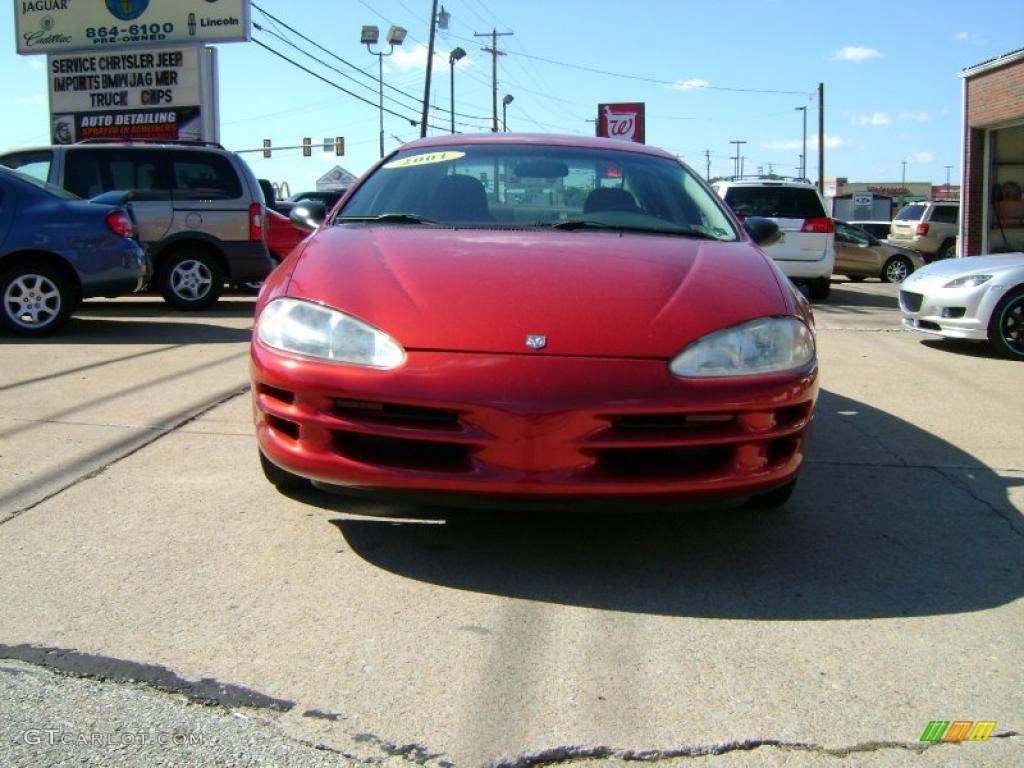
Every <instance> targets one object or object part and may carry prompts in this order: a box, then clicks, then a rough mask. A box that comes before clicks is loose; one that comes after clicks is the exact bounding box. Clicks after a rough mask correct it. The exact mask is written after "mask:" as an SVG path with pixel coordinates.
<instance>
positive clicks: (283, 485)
mask: <svg viewBox="0 0 1024 768" xmlns="http://www.w3.org/2000/svg"><path fill="white" fill-rule="evenodd" d="M259 454H260V469H262V470H263V476H264V477H265V478H267V481H268V482H269V483H270V484H271V485H273V486H274V487H275V488H277V489H278V490H280V491H299V490H302V489H304V488H311V487H312V485H311V484H310V482H309V480H307V479H306V478H304V477H299V476H298V475H293V474H292V473H291V472H288V471H287V470H284V469H281V468H280V467H279V466H277V464H275V463H274V462H272V461H271V460H270V459H268V458H267V457H266V456H264V455H263V451H260V452H259Z"/></svg>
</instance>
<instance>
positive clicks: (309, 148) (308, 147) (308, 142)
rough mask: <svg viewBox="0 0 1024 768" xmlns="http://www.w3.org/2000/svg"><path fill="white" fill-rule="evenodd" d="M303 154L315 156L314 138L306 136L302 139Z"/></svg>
mask: <svg viewBox="0 0 1024 768" xmlns="http://www.w3.org/2000/svg"><path fill="white" fill-rule="evenodd" d="M302 156H303V157H312V156H313V140H312V139H309V138H306V139H303V140H302Z"/></svg>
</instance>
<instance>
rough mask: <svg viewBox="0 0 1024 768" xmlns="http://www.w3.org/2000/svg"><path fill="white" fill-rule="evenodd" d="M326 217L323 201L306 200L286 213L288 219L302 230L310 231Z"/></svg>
mask: <svg viewBox="0 0 1024 768" xmlns="http://www.w3.org/2000/svg"><path fill="white" fill-rule="evenodd" d="M326 218H327V208H325V207H324V204H323V203H318V202H315V201H313V200H306V201H304V202H301V203H299V204H298V205H296V206H295V207H294V208H292V210H291V212H290V213H289V214H288V219H289V220H290V221H291V223H292V224H294V225H295V226H296V227H298V228H299V229H301V230H302V231H303V232H312V231H313V230H315V229H316V228H317V227H319V226H320V225H321V224H323V223H324V219H326Z"/></svg>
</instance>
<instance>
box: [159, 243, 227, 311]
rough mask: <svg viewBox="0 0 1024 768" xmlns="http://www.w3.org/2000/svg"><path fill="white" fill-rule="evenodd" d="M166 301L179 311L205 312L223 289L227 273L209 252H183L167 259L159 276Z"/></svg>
mask: <svg viewBox="0 0 1024 768" xmlns="http://www.w3.org/2000/svg"><path fill="white" fill-rule="evenodd" d="M157 279H158V284H159V288H160V293H161V295H162V296H163V297H164V301H166V302H167V303H168V304H170V305H171V306H172V307H176V308H178V309H187V310H195V309H206V308H207V307H211V306H213V305H214V304H216V303H217V299H219V298H220V292H221V291H222V290H223V289H224V270H223V268H222V267H221V265H220V261H219V259H217V257H216V256H214V255H212V254H211V253H210V252H209V251H202V250H196V249H193V248H183V249H181V250H179V251H174V252H173V253H171V254H170V255H169V256H167V257H166V258H164V259H163V260H162V262H161V265H160V271H159V274H158V277H157Z"/></svg>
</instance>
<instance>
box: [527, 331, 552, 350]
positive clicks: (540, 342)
mask: <svg viewBox="0 0 1024 768" xmlns="http://www.w3.org/2000/svg"><path fill="white" fill-rule="evenodd" d="M547 345H548V337H547V336H537V335H534V334H530V335H529V336H527V337H526V346H528V347H529V348H530V349H544V347H546V346H547Z"/></svg>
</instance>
